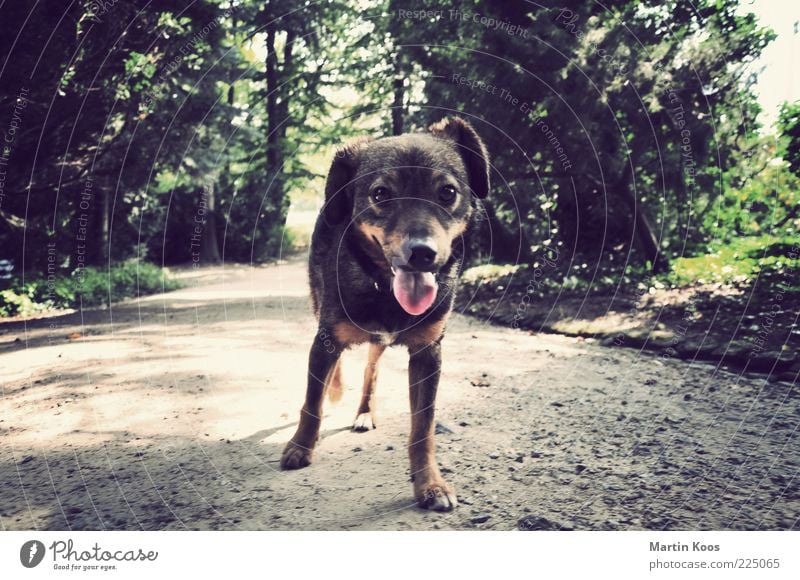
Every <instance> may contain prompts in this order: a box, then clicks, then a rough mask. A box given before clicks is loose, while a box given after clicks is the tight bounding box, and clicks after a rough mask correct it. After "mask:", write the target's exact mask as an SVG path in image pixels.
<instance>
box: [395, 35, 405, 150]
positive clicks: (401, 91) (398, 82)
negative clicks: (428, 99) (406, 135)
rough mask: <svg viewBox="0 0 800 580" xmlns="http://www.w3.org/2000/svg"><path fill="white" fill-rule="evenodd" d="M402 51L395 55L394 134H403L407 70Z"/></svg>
mask: <svg viewBox="0 0 800 580" xmlns="http://www.w3.org/2000/svg"><path fill="white" fill-rule="evenodd" d="M402 58H403V57H402V56H401V55H400V51H399V49H398V51H397V54H396V55H395V57H394V102H393V103H392V135H402V134H403V116H404V115H403V114H404V112H405V111H404V110H403V109H404V106H405V97H406V89H405V71H404V70H403V61H402Z"/></svg>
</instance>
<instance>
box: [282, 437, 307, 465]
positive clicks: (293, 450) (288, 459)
mask: <svg viewBox="0 0 800 580" xmlns="http://www.w3.org/2000/svg"><path fill="white" fill-rule="evenodd" d="M312 453H313V449H311V448H309V447H303V446H302V445H299V444H297V443H295V442H294V441H289V443H287V444H286V447H285V448H284V450H283V456H281V468H283V469H301V468H303V467H307V466H308V465H311V455H312Z"/></svg>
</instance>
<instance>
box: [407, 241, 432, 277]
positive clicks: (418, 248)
mask: <svg viewBox="0 0 800 580" xmlns="http://www.w3.org/2000/svg"><path fill="white" fill-rule="evenodd" d="M408 249H409V251H410V252H411V255H410V256H409V258H408V265H409V266H411V267H412V268H414V269H415V270H420V271H425V270H429V269H430V268H431V266H433V263H434V262H435V261H436V244H435V242H434V241H433V240H412V241H411V242H410V243H409V244H408Z"/></svg>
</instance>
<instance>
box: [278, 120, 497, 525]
mask: <svg viewBox="0 0 800 580" xmlns="http://www.w3.org/2000/svg"><path fill="white" fill-rule="evenodd" d="M488 192H489V161H488V156H487V153H486V148H485V146H484V145H483V142H482V141H481V139H480V138H479V137H478V135H477V133H476V132H475V130H474V129H473V128H472V126H471V125H470V124H469V123H467V122H466V121H464V120H463V119H460V118H455V117H451V118H447V119H444V120H442V121H440V122H438V123H436V124H434V125H432V126H431V127H429V129H428V131H427V132H426V133H413V134H405V135H400V136H397V137H386V138H382V139H377V140H363V141H359V142H356V143H354V144H352V145H349V146H347V147H345V148H343V149H340V150H339V151H338V152H337V153H336V156H335V159H334V161H333V164H332V165H331V168H330V172H329V174H328V180H327V184H326V186H325V206H324V207H323V209H322V212H321V213H320V216H319V218H318V219H317V223H316V227H315V229H314V234H313V237H312V239H311V255H310V258H309V273H310V280H311V295H312V300H313V305H314V311H315V314H316V316H317V319H318V320H319V330H318V332H317V335H316V336H315V338H314V343H313V344H312V346H311V353H310V355H309V364H308V389H307V391H306V401H305V404H304V405H303V408H302V410H301V411H300V423H299V425H298V427H297V432H296V433H295V434H294V436H293V437H292V439H291V441H289V443H288V444H287V445H286V448H285V449H284V451H283V457H282V459H281V466H282V467H283V468H285V469H298V468H301V467H305V466H307V465H308V464H309V463H311V460H312V454H313V451H314V446H315V445H316V443H317V439H318V437H319V429H320V418H321V416H322V401H323V395H324V393H325V390H326V389H328V392H329V394H331V395H332V397H333V398H336V396H337V394H338V393H340V392H341V377H340V370H339V368H340V367H339V356H340V354H341V353H342V351H343V350H345V349H347V348H348V347H350V346H351V345H354V344H359V343H365V342H366V343H369V345H370V347H369V362H368V365H367V369H366V371H365V373H364V390H363V395H362V398H361V405H360V407H359V409H358V415H357V417H356V420H355V424H354V425H353V429H354V430H356V431H366V430H369V429H373V428H375V415H374V412H375V401H374V395H375V382H376V379H377V364H378V359H379V358H380V356H381V354H382V353H383V351H384V350H385V349H386V347H387V346H390V345H393V344H402V345H405V346H406V347H407V348H408V351H409V365H408V374H409V387H410V399H411V413H412V416H411V437H410V441H409V445H408V449H409V456H410V459H411V478H412V480H413V482H414V494H415V496H416V499H417V501H418V503H419V505H420V506H422V507H425V508H429V509H435V510H442V511H445V510H451V509H453V508H454V507H455V506H456V504H457V501H456V494H455V492H454V491H453V488H452V487H451V486H450V485H448V484H447V482H445V480H444V479H443V478H442V476H441V474H440V473H439V468H438V466H437V464H436V459H435V457H434V403H435V400H436V390H437V387H438V383H439V375H440V371H441V341H442V338H443V336H444V329H445V325H446V323H447V318H448V316H449V315H450V311H451V309H452V305H453V298H454V294H455V290H456V284H457V281H458V276H459V274H460V269H461V262H462V258H463V255H464V248H465V245H466V242H465V236H466V234H467V233H468V230H469V226H470V223H471V222H472V218H473V216H474V214H475V208H476V201H475V199H474V198H476V197H477V198H485V197H486V195H487V194H488Z"/></svg>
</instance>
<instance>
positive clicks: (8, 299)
mask: <svg viewBox="0 0 800 580" xmlns="http://www.w3.org/2000/svg"><path fill="white" fill-rule="evenodd" d="M4 286H5V288H4V289H3V290H0V317H9V316H30V315H31V314H34V313H36V312H41V311H44V310H54V309H63V308H78V307H90V306H104V305H105V306H107V305H109V304H110V303H112V302H118V301H120V300H123V299H125V298H131V297H136V296H145V295H148V294H157V293H159V292H166V291H170V290H175V289H177V288H179V287H180V286H181V284H180V282H178V281H177V280H175V279H173V278H172V277H171V276H170V275H169V273H168V271H167V270H165V269H163V268H161V267H159V266H156V265H155V264H150V263H148V262H136V261H131V262H123V263H120V264H114V265H113V266H111V268H109V269H103V270H101V269H98V268H93V267H87V268H84V269H83V270H74V271H72V272H70V273H68V274H66V275H63V274H61V275H58V274H56V275H54V276H52V277H51V278H50V279H49V280H48V279H47V277H40V278H34V279H30V278H28V279H26V280H25V281H24V282H23V281H22V279H21V278H12V279H11V280H9V281H8V282H7V283H6V284H4Z"/></svg>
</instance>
